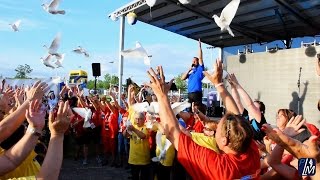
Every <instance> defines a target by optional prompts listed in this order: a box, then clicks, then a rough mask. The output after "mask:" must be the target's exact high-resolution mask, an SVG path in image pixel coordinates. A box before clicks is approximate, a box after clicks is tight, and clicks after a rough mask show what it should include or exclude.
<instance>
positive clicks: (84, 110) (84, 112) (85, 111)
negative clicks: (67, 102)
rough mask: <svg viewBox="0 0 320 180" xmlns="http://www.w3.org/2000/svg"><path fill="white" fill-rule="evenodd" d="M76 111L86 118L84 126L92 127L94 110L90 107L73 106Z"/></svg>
mask: <svg viewBox="0 0 320 180" xmlns="http://www.w3.org/2000/svg"><path fill="white" fill-rule="evenodd" d="M72 109H73V110H74V112H76V113H77V114H79V115H80V116H81V117H83V118H84V123H83V127H84V128H88V127H91V123H90V119H91V116H92V111H91V109H89V108H72Z"/></svg>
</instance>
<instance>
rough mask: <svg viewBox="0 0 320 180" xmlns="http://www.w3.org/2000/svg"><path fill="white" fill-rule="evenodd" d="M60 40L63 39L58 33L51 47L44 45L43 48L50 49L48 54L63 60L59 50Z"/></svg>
mask: <svg viewBox="0 0 320 180" xmlns="http://www.w3.org/2000/svg"><path fill="white" fill-rule="evenodd" d="M60 39H61V34H60V33H58V34H57V35H56V37H55V38H54V40H53V41H52V42H51V45H50V47H49V48H48V47H47V46H46V45H43V47H45V48H47V49H48V53H49V54H51V55H52V56H56V57H59V58H61V54H59V53H58V49H59V46H60Z"/></svg>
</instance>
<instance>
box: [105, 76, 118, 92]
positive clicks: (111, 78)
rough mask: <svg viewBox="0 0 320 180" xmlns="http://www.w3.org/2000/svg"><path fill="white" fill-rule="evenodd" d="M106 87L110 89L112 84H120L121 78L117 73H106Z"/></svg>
mask: <svg viewBox="0 0 320 180" xmlns="http://www.w3.org/2000/svg"><path fill="white" fill-rule="evenodd" d="M104 83H105V84H104V88H105V89H109V88H110V85H118V84H119V78H118V76H115V75H110V74H108V73H107V74H105V75H104Z"/></svg>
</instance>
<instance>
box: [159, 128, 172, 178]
mask: <svg viewBox="0 0 320 180" xmlns="http://www.w3.org/2000/svg"><path fill="white" fill-rule="evenodd" d="M158 133H160V132H158ZM166 143H168V140H167V138H166V135H164V134H162V136H161V147H159V146H157V149H156V156H157V157H159V155H160V148H164V147H166ZM170 144H171V143H170ZM175 154H176V151H175V149H174V147H173V145H172V144H171V145H170V147H169V148H168V150H167V151H166V153H165V156H164V159H160V161H159V163H158V164H157V166H156V169H155V175H156V176H157V180H167V179H170V173H171V169H172V165H173V160H174V157H175Z"/></svg>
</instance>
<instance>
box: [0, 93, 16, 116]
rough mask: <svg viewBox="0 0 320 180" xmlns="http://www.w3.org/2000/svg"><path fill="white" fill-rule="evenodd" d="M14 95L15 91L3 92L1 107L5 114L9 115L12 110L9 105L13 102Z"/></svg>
mask: <svg viewBox="0 0 320 180" xmlns="http://www.w3.org/2000/svg"><path fill="white" fill-rule="evenodd" d="M13 95H14V90H11V89H6V90H5V91H4V92H3V94H2V97H1V98H0V106H1V107H2V108H3V110H4V111H5V113H8V112H9V110H10V107H9V105H8V104H9V102H10V101H11V99H12V97H13Z"/></svg>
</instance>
